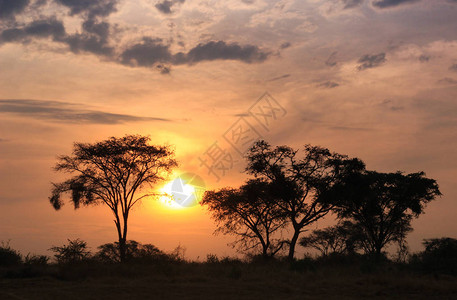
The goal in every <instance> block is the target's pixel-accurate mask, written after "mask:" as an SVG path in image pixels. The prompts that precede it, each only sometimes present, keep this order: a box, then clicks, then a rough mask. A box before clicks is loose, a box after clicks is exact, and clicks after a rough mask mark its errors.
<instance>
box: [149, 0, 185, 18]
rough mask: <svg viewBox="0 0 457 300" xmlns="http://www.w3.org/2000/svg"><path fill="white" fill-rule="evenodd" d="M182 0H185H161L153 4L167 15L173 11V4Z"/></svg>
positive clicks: (180, 2)
mask: <svg viewBox="0 0 457 300" xmlns="http://www.w3.org/2000/svg"><path fill="white" fill-rule="evenodd" d="M184 2H185V0H162V1H161V2H158V3H157V4H156V5H155V8H157V9H158V10H159V11H160V12H161V13H164V14H166V15H169V14H172V13H173V10H172V8H173V6H175V5H177V4H182V3H184Z"/></svg>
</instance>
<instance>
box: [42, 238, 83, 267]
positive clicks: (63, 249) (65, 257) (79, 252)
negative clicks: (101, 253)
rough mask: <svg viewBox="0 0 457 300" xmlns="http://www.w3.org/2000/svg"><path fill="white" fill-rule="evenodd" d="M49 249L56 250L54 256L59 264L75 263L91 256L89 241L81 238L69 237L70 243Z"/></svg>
mask: <svg viewBox="0 0 457 300" xmlns="http://www.w3.org/2000/svg"><path fill="white" fill-rule="evenodd" d="M49 250H51V251H53V252H55V254H54V257H55V258H56V260H57V262H58V263H59V264H74V263H79V262H83V261H85V260H87V259H89V258H90V255H91V254H90V251H89V250H88V249H87V243H86V242H84V241H82V240H80V239H76V240H70V239H68V244H67V245H63V246H60V247H58V246H53V247H51V248H50V249H49Z"/></svg>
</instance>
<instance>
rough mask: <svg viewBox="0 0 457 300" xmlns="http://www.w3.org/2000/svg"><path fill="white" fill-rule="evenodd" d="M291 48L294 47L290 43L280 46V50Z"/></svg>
mask: <svg viewBox="0 0 457 300" xmlns="http://www.w3.org/2000/svg"><path fill="white" fill-rule="evenodd" d="M290 46H292V44H291V43H290V42H285V43H282V44H281V45H280V46H279V49H287V48H289V47H290Z"/></svg>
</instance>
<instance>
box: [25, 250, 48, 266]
mask: <svg viewBox="0 0 457 300" xmlns="http://www.w3.org/2000/svg"><path fill="white" fill-rule="evenodd" d="M48 261H49V256H46V255H35V254H30V253H29V254H27V256H26V257H24V264H25V265H31V266H45V265H47V264H48Z"/></svg>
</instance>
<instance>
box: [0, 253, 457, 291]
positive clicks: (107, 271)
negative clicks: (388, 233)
mask: <svg viewBox="0 0 457 300" xmlns="http://www.w3.org/2000/svg"><path fill="white" fill-rule="evenodd" d="M23 268H24V266H18V267H16V269H11V268H9V269H8V270H3V272H0V278H1V277H3V278H1V279H0V299H5V300H6V299H65V300H71V299H322V298H330V299H353V298H375V299H385V298H389V299H391V298H394V299H405V298H406V299H457V277H452V276H446V275H433V274H422V273H418V272H416V271H413V270H411V269H410V268H408V267H404V266H401V265H397V264H393V263H384V264H381V265H374V264H370V263H342V264H336V263H334V262H332V263H331V264H328V263H318V262H314V261H306V260H304V261H298V262H295V263H293V264H290V263H286V262H279V261H272V262H268V263H259V262H257V263H242V262H226V263H224V262H216V263H190V262H167V263H155V264H127V265H119V264H117V265H116V264H100V263H95V262H92V263H82V264H77V265H67V266H57V265H48V266H40V267H39V270H38V271H36V272H35V273H33V272H31V273H30V272H29V273H27V272H25V273H24V269H23ZM1 274H3V276H2V275H1ZM24 274H25V275H28V276H25V275H24ZM21 277H22V278H21ZM24 277H25V278H24Z"/></svg>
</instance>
